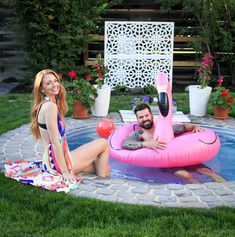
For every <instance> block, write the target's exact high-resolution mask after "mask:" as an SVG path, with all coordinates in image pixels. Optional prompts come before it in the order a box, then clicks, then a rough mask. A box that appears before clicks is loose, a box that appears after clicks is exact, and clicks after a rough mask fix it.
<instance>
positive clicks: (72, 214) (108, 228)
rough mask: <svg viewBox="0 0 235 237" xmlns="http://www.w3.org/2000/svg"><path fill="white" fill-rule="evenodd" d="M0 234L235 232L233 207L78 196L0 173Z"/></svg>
mask: <svg viewBox="0 0 235 237" xmlns="http://www.w3.org/2000/svg"><path fill="white" fill-rule="evenodd" d="M0 184H1V196H0V198H1V200H0V229H1V232H0V236H17V237H18V236H43V237H44V236H56V237H59V236H71V237H74V236H79V237H81V236H86V237H87V236H94V237H96V236H101V237H103V236H130V237H132V236H140V237H142V236H159V237H160V236H164V237H166V236H176V237H179V236H185V237H190V236H194V237H196V236H198V237H201V236H211V237H216V236H221V237H222V236H226V237H228V236H234V228H235V227H234V226H235V209H232V208H214V209H186V208H182V209H178V208H157V207H153V206H141V205H127V204H120V203H110V202H104V201H100V200H95V199H88V198H75V197H72V196H70V195H68V194H64V193H53V192H49V191H45V190H41V189H39V188H35V187H32V186H27V185H23V184H19V183H18V182H16V181H13V180H8V179H6V178H5V177H4V176H3V175H2V174H1V175H0Z"/></svg>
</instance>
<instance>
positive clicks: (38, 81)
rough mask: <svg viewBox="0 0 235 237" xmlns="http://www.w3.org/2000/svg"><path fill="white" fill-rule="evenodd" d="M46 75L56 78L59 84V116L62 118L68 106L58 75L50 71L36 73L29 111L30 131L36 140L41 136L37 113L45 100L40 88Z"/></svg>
mask: <svg viewBox="0 0 235 237" xmlns="http://www.w3.org/2000/svg"><path fill="white" fill-rule="evenodd" d="M47 74H52V75H54V76H55V77H56V78H57V80H58V82H59V83H60V90H59V93H58V95H57V107H58V112H59V114H60V115H61V116H62V117H63V118H64V116H65V114H66V113H67V111H68V105H67V103H66V90H65V88H64V86H63V85H62V84H61V82H60V77H59V75H58V74H57V73H56V72H54V71H52V70H50V69H45V70H42V71H40V72H38V73H37V75H36V77H35V81H34V88H33V95H34V101H33V106H32V109H31V119H32V122H31V131H32V134H33V136H34V137H35V138H36V140H38V139H40V138H41V134H40V131H39V126H38V119H37V111H38V109H39V107H40V105H41V104H42V102H43V101H44V100H45V95H44V94H43V93H42V92H41V87H42V81H43V78H44V76H45V75H47Z"/></svg>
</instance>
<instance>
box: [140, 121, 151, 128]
mask: <svg viewBox="0 0 235 237" xmlns="http://www.w3.org/2000/svg"><path fill="white" fill-rule="evenodd" d="M146 122H148V123H146ZM152 126H153V120H148V121H145V123H141V124H140V127H141V128H144V129H151V128H152Z"/></svg>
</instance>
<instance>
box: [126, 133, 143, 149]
mask: <svg viewBox="0 0 235 237" xmlns="http://www.w3.org/2000/svg"><path fill="white" fill-rule="evenodd" d="M142 133H143V131H142V130H137V131H134V132H132V133H130V134H129V135H128V136H127V137H126V138H125V140H124V141H123V142H122V148H123V149H127V150H136V149H140V148H142V147H143V144H142V141H141V134H142Z"/></svg>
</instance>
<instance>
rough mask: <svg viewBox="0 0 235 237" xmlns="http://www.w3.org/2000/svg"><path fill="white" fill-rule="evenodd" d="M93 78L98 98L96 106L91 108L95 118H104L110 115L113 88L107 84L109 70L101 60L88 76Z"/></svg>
mask: <svg viewBox="0 0 235 237" xmlns="http://www.w3.org/2000/svg"><path fill="white" fill-rule="evenodd" d="M86 77H87V78H88V77H89V78H92V80H93V82H94V83H95V85H94V86H95V88H96V89H97V97H96V98H95V102H94V104H93V105H92V106H91V112H92V115H93V116H97V117H102V116H107V115H108V110H109V103H110V95H111V87H110V86H109V85H108V84H106V83H105V81H106V79H107V78H108V69H107V68H106V67H105V66H104V64H103V63H102V61H101V60H99V61H98V63H97V64H95V65H94V66H92V68H91V70H90V74H88V75H87V76H86Z"/></svg>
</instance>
